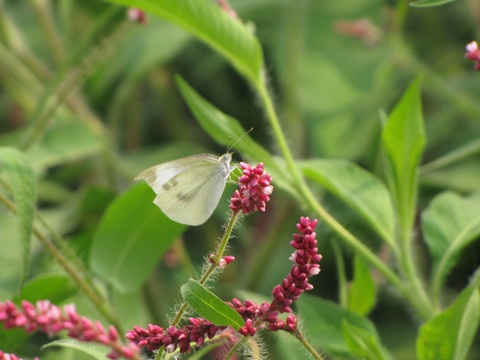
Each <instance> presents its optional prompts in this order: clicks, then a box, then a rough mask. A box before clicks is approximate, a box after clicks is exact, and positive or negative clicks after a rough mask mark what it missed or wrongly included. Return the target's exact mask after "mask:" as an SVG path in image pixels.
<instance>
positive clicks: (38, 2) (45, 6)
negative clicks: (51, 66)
mask: <svg viewBox="0 0 480 360" xmlns="http://www.w3.org/2000/svg"><path fill="white" fill-rule="evenodd" d="M30 4H31V6H32V8H33V10H34V11H35V14H36V15H37V19H38V20H39V22H40V27H41V29H42V30H43V33H44V35H45V38H46V40H47V45H48V46H49V47H50V51H51V52H52V56H53V59H54V61H55V63H56V64H57V65H58V64H61V63H62V61H63V60H64V59H65V51H64V49H63V44H62V39H61V37H60V34H59V32H58V31H57V29H56V27H55V21H54V19H53V17H52V12H51V9H50V6H49V4H50V2H49V1H46V0H30Z"/></svg>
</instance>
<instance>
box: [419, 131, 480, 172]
mask: <svg viewBox="0 0 480 360" xmlns="http://www.w3.org/2000/svg"><path fill="white" fill-rule="evenodd" d="M477 153H480V139H475V140H473V141H470V142H469V143H467V144H465V145H462V146H460V147H459V148H457V149H454V150H453V151H451V152H449V153H448V154H445V155H443V156H441V157H439V158H438V159H436V160H433V161H431V162H429V163H428V164H425V165H422V167H421V168H420V173H421V174H424V173H427V172H430V171H434V170H437V169H440V168H442V167H445V166H448V165H451V164H455V163H457V162H459V161H460V160H463V159H465V158H466V157H469V156H472V155H475V154H477Z"/></svg>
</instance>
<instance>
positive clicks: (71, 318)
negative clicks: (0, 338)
mask: <svg viewBox="0 0 480 360" xmlns="http://www.w3.org/2000/svg"><path fill="white" fill-rule="evenodd" d="M0 322H3V323H4V327H5V329H10V328H23V329H24V330H25V332H27V333H28V332H33V331H37V330H38V331H41V332H43V333H45V334H47V335H49V336H51V337H52V336H54V335H56V334H57V333H59V332H60V331H62V330H67V331H68V336H69V337H71V338H74V339H77V340H80V341H86V342H97V343H100V344H103V345H106V346H108V347H110V348H111V351H110V353H109V354H108V355H107V357H108V358H110V359H118V358H121V357H123V358H126V359H139V348H138V346H137V345H136V344H135V343H133V342H131V343H130V344H129V345H127V346H125V345H123V344H121V343H120V342H119V339H118V333H117V330H116V329H115V328H114V327H113V326H110V328H109V329H108V330H107V331H106V330H105V329H104V328H103V326H102V324H100V322H98V321H95V322H94V321H92V320H90V319H88V318H86V317H84V316H80V315H78V314H77V312H76V310H75V305H73V304H69V305H65V306H64V311H62V310H61V309H60V308H59V307H58V306H56V305H53V304H51V303H50V301H48V300H41V301H37V302H36V304H35V305H34V304H32V303H30V302H28V301H25V300H24V301H22V306H21V308H17V306H16V305H15V304H14V303H13V302H11V301H6V302H5V303H0ZM10 357H11V356H10ZM0 359H1V357H0ZM11 359H14V358H12V357H11Z"/></svg>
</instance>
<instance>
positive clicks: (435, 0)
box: [409, 0, 456, 7]
mask: <svg viewBox="0 0 480 360" xmlns="http://www.w3.org/2000/svg"><path fill="white" fill-rule="evenodd" d="M454 1H456V0H417V1H412V2H411V3H410V4H409V5H410V6H411V7H433V6H440V5H445V4H448V3H451V2H454Z"/></svg>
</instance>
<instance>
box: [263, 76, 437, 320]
mask: <svg viewBox="0 0 480 360" xmlns="http://www.w3.org/2000/svg"><path fill="white" fill-rule="evenodd" d="M256 85H257V90H258V93H259V96H260V98H261V100H262V102H263V104H264V107H265V111H266V115H267V118H268V120H269V121H270V125H271V127H272V130H273V133H274V135H275V137H276V139H277V142H278V146H279V148H280V151H281V152H282V154H283V156H284V158H285V162H286V165H287V168H288V171H289V172H290V174H291V175H292V177H293V181H294V182H295V183H296V185H297V187H298V189H299V192H300V194H301V196H302V197H303V200H304V201H305V203H306V204H307V205H308V206H309V207H310V208H311V209H312V210H313V211H314V212H315V213H316V214H317V215H318V216H319V217H320V218H321V219H322V220H323V221H324V222H325V223H326V224H327V225H328V226H329V227H330V228H331V229H332V230H333V231H334V232H335V233H336V234H337V235H339V236H340V238H341V239H342V240H343V241H345V242H346V243H347V244H348V245H349V246H350V247H352V248H353V249H354V250H355V251H356V252H357V253H358V254H359V255H360V256H362V257H363V258H364V259H365V260H367V262H369V263H370V264H371V265H372V266H374V267H375V268H376V269H377V270H378V271H379V272H380V273H381V274H382V275H383V276H385V277H386V278H387V279H388V280H389V281H390V282H391V283H392V284H393V285H394V286H395V287H396V288H397V289H399V290H400V291H401V292H402V294H404V295H405V296H406V298H407V299H408V300H409V302H410V303H411V304H412V306H413V307H414V308H415V309H416V310H417V311H419V314H420V315H421V316H422V318H424V319H428V318H430V316H431V315H432V314H433V307H432V306H431V304H430V302H429V301H428V297H426V294H425V291H424V289H423V288H422V286H421V283H420V281H419V279H418V278H417V277H416V276H414V275H415V271H413V270H414V267H413V266H411V264H410V262H411V258H408V259H407V262H406V263H405V264H404V265H405V267H404V269H405V270H406V275H407V276H408V277H409V280H410V283H411V284H412V285H413V289H412V288H411V286H410V285H406V284H404V283H403V282H402V280H401V279H400V277H399V276H398V275H397V274H396V273H395V272H393V271H392V270H391V269H390V268H389V267H388V266H387V265H386V264H385V263H384V262H383V261H382V260H381V259H380V258H379V257H378V256H377V255H376V254H375V253H373V252H372V251H371V250H370V249H369V248H368V247H366V246H365V245H364V244H363V243H362V242H360V240H359V239H358V238H356V237H355V236H354V235H353V234H351V233H350V232H349V231H348V230H347V229H345V228H344V227H343V226H342V225H341V224H340V223H339V222H338V221H337V220H336V219H335V218H333V217H332V216H331V215H330V214H329V213H328V212H327V211H326V210H325V209H324V208H323V206H322V205H321V204H320V203H319V202H317V201H316V199H315V197H314V195H313V194H312V192H311V190H310V189H309V188H308V186H307V184H306V183H305V180H304V179H303V176H302V174H301V172H300V170H299V169H298V168H297V166H296V165H295V161H294V159H293V156H292V154H291V152H290V149H289V147H288V144H287V141H286V139H285V136H284V134H283V132H282V129H281V126H280V123H279V120H278V117H277V114H276V112H275V109H274V107H273V103H272V100H271V98H270V96H269V94H268V91H267V89H266V85H265V80H264V79H263V81H262V82H260V83H257V84H256ZM412 290H414V291H415V293H412Z"/></svg>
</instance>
